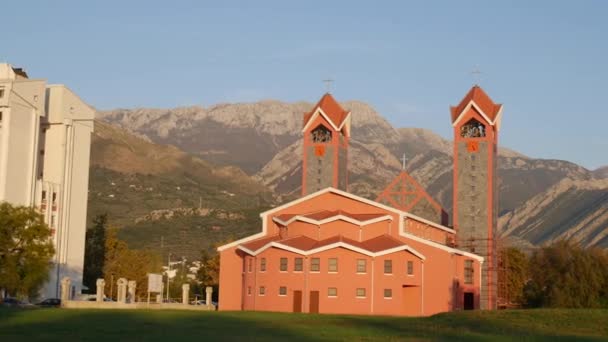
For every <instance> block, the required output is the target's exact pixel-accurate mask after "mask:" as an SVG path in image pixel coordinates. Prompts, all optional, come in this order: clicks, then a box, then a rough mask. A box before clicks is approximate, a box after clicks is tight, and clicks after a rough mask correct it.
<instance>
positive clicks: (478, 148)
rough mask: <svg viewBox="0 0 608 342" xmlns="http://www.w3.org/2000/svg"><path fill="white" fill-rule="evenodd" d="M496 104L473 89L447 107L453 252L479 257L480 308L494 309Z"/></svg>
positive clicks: (498, 114) (499, 111)
mask: <svg viewBox="0 0 608 342" xmlns="http://www.w3.org/2000/svg"><path fill="white" fill-rule="evenodd" d="M501 117H502V105H501V104H497V103H494V102H493V101H492V99H491V98H490V97H489V96H488V95H487V94H486V93H485V92H484V90H483V89H482V88H481V87H479V86H477V85H475V86H474V87H473V88H471V90H470V91H469V92H468V93H467V94H466V96H465V97H464V98H463V99H462V101H461V102H460V103H459V104H458V105H457V106H455V107H451V121H452V126H453V129H454V199H453V206H454V207H453V224H454V229H455V230H456V232H457V233H456V244H457V246H458V248H460V249H462V250H465V251H467V252H471V253H475V254H478V255H481V256H483V257H484V259H485V260H484V263H483V269H482V273H481V288H480V294H479V301H480V307H481V308H482V309H495V308H496V300H497V293H496V287H497V286H496V284H497V273H496V261H497V260H496V239H495V232H496V223H497V214H498V197H497V191H496V190H497V177H496V168H497V159H496V157H497V145H498V130H499V128H500V121H501Z"/></svg>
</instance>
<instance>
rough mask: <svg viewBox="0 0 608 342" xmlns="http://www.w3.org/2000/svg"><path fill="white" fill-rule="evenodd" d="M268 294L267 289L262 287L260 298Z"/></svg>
mask: <svg viewBox="0 0 608 342" xmlns="http://www.w3.org/2000/svg"><path fill="white" fill-rule="evenodd" d="M265 294H266V287H265V286H260V296H264V295H265Z"/></svg>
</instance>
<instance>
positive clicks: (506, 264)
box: [498, 247, 528, 304]
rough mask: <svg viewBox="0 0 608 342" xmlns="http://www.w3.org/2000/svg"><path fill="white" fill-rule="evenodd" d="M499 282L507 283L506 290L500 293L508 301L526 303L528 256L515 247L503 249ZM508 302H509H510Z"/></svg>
mask: <svg viewBox="0 0 608 342" xmlns="http://www.w3.org/2000/svg"><path fill="white" fill-rule="evenodd" d="M499 253H500V258H499V260H500V262H501V263H502V265H501V266H502V267H500V268H499V272H498V282H499V283H502V284H505V285H506V286H505V288H504V291H506V293H500V295H502V296H504V297H505V298H504V299H506V300H507V301H508V303H518V304H523V303H524V301H525V300H524V295H523V293H524V286H525V285H526V282H527V281H528V257H527V256H526V255H525V254H524V253H523V252H522V251H521V250H519V249H517V248H515V247H510V248H505V249H502V250H501V251H500V252H499ZM508 303H507V304H508Z"/></svg>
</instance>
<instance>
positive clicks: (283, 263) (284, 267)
mask: <svg viewBox="0 0 608 342" xmlns="http://www.w3.org/2000/svg"><path fill="white" fill-rule="evenodd" d="M279 270H280V271H281V272H287V258H281V260H280V264H279Z"/></svg>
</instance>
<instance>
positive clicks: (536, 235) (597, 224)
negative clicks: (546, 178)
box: [499, 179, 608, 247]
mask: <svg viewBox="0 0 608 342" xmlns="http://www.w3.org/2000/svg"><path fill="white" fill-rule="evenodd" d="M499 232H500V233H501V234H502V235H503V236H517V237H519V238H523V239H526V240H528V241H530V242H532V243H534V244H541V243H548V242H552V241H555V240H559V239H574V240H575V241H579V242H581V243H582V244H583V245H584V246H595V245H597V246H601V247H608V179H605V180H602V181H592V180H586V181H574V180H571V179H564V180H562V181H560V182H559V183H557V184H555V185H553V186H552V187H551V188H549V189H548V190H547V191H544V192H542V193H540V194H538V195H536V196H534V197H533V198H531V199H530V200H528V201H527V202H526V203H524V204H523V205H522V206H520V207H519V208H518V209H516V210H514V211H513V212H510V213H508V214H506V215H503V216H502V217H501V218H500V219H499Z"/></svg>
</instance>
